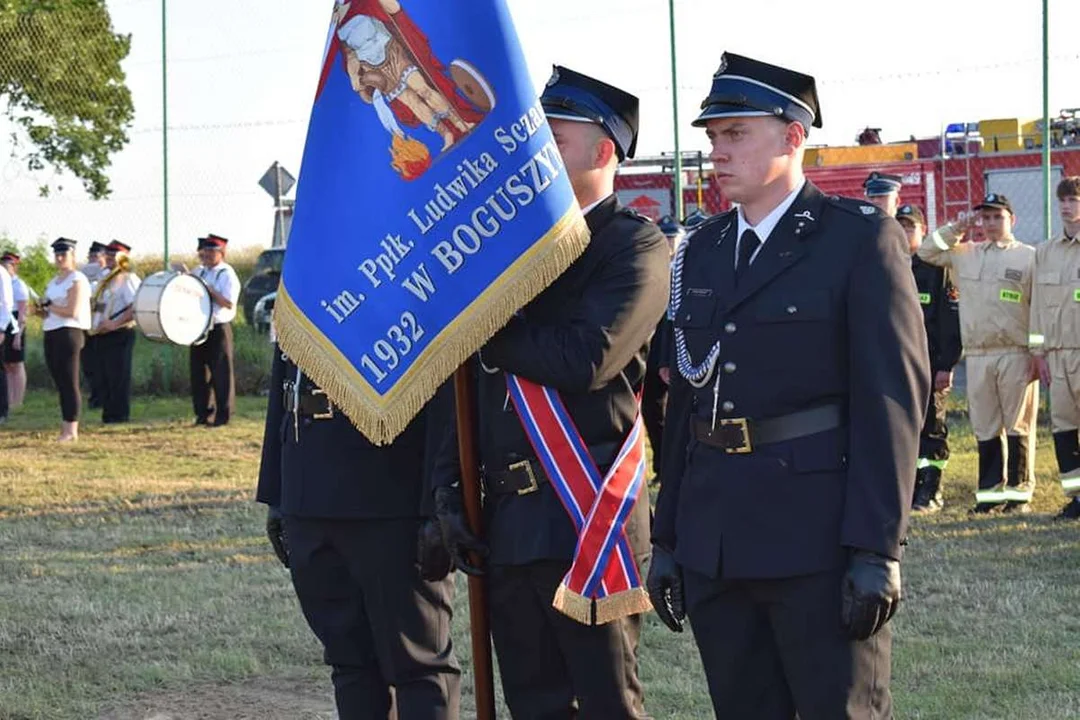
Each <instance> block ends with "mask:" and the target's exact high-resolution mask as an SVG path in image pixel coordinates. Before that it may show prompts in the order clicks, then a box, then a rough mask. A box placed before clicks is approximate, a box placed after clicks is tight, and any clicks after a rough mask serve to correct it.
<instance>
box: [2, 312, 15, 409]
mask: <svg viewBox="0 0 1080 720" xmlns="http://www.w3.org/2000/svg"><path fill="white" fill-rule="evenodd" d="M11 337H12V334H11V327H8V328H7V329H6V330H5V331H4V342H3V343H2V344H0V420H3V419H4V418H6V417H7V416H8V411H9V410H10V408H9V407H8V380H7V371H6V369H5V368H4V367H2V364H3V363H6V362H7V349H8V347H10V345H11V343H10V338H11Z"/></svg>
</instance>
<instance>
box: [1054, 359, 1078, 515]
mask: <svg viewBox="0 0 1080 720" xmlns="http://www.w3.org/2000/svg"><path fill="white" fill-rule="evenodd" d="M1046 362H1047V364H1048V365H1049V366H1050V426H1051V432H1052V433H1053V435H1054V449H1055V450H1056V454H1057V462H1058V471H1059V473H1060V481H1061V489H1062V490H1063V491H1064V493H1065V495H1066V496H1067V497H1080V438H1078V436H1077V428H1080V349H1072V348H1069V349H1059V350H1049V351H1047V353H1046Z"/></svg>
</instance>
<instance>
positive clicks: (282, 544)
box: [266, 505, 289, 567]
mask: <svg viewBox="0 0 1080 720" xmlns="http://www.w3.org/2000/svg"><path fill="white" fill-rule="evenodd" d="M266 536H267V537H268V538H270V545H271V546H272V547H273V548H274V554H275V555H277V558H278V560H280V561H281V564H282V565H284V566H285V567H289V538H287V537H285V523H284V521H283V520H282V519H281V511H280V510H278V509H277V508H276V507H274V506H273V505H271V506H270V509H269V510H268V511H267V513H266Z"/></svg>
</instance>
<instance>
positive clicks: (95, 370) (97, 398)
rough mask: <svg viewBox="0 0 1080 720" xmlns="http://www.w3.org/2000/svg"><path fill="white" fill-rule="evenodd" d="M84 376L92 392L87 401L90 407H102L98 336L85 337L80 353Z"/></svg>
mask: <svg viewBox="0 0 1080 720" xmlns="http://www.w3.org/2000/svg"><path fill="white" fill-rule="evenodd" d="M79 364H80V366H81V368H82V376H83V377H84V378H86V387H87V388H89V390H90V397H89V399H88V400H87V402H88V403H89V405H90V407H92V408H96V407H101V394H102V393H101V370H100V367H101V358H100V356H99V355H98V336H97V335H85V336H84V342H83V347H82V351H81V352H80V353H79Z"/></svg>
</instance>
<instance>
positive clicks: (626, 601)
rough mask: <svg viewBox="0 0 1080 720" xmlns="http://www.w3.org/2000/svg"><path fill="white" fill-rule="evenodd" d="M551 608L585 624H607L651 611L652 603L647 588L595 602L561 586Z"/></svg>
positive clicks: (556, 592)
mask: <svg viewBox="0 0 1080 720" xmlns="http://www.w3.org/2000/svg"><path fill="white" fill-rule="evenodd" d="M551 606H552V607H553V608H555V609H556V610H558V611H559V612H561V613H562V614H563V615H566V616H567V617H568V618H570V619H572V620H576V621H578V622H579V623H581V624H582V625H605V624H607V623H609V622H613V621H615V620H620V619H622V618H624V617H629V616H630V615H638V614H640V613H647V612H652V609H653V606H652V602H650V601H649V594H648V593H647V592H645V589H644V588H633V589H631V590H624V591H623V592H620V593H616V594H615V595H609V596H608V597H606V598H600V599H598V600H593V599H592V598H587V597H584V596H582V595H579V594H578V593H576V592H574V591H573V590H571V589H570V588H568V587H566V585H559V589H558V590H556V591H555V597H554V599H553V600H552V601H551Z"/></svg>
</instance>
